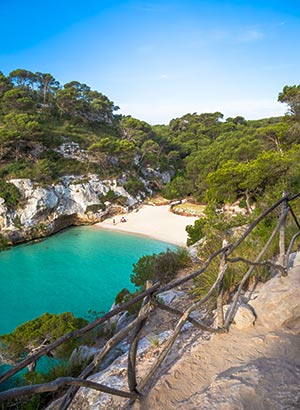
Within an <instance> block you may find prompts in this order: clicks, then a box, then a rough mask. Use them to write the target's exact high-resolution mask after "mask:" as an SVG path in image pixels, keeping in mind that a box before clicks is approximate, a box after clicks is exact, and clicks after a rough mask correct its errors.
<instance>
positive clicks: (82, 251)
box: [0, 227, 172, 334]
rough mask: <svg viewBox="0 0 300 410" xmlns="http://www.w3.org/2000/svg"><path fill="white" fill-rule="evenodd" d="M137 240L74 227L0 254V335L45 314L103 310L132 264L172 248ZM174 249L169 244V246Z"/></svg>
mask: <svg viewBox="0 0 300 410" xmlns="http://www.w3.org/2000/svg"><path fill="white" fill-rule="evenodd" d="M170 246H171V245H168V244H166V243H163V242H159V241H156V240H152V239H149V238H144V237H140V236H134V235H128V234H123V233H116V232H110V231H104V230H103V231H102V230H100V229H97V228H95V227H77V228H72V229H69V230H67V231H64V232H62V233H59V234H57V235H55V236H52V237H50V238H47V239H46V240H43V241H42V242H39V243H35V244H26V245H21V246H17V247H15V248H12V249H10V250H8V251H4V252H1V253H0V268H1V274H0V292H1V293H0V295H1V304H0V318H1V321H0V334H4V333H8V332H11V331H12V330H13V329H14V328H15V327H16V326H18V325H20V324H21V323H23V322H25V321H27V320H31V319H33V318H35V317H37V316H40V315H41V314H43V313H45V312H50V313H61V312H66V311H70V312H73V313H74V314H75V316H80V317H84V316H86V315H87V312H88V310H89V309H92V310H95V311H97V312H99V311H107V310H108V309H109V308H110V307H111V305H112V303H113V302H114V298H115V296H116V294H117V293H118V292H119V291H120V290H121V289H122V288H124V287H127V288H130V289H133V285H132V284H131V283H130V274H131V272H132V264H133V263H135V262H137V260H138V259H139V258H140V257H141V256H143V255H146V254H152V253H158V252H161V251H164V250H166V249H167V247H170ZM171 247H172V246H171Z"/></svg>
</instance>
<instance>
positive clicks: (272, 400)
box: [134, 268, 300, 410]
mask: <svg viewBox="0 0 300 410" xmlns="http://www.w3.org/2000/svg"><path fill="white" fill-rule="evenodd" d="M280 281H281V284H280V286H281V287H280V288H279V289H277V290H276V289H273V290H272V288H270V289H267V288H266V290H267V292H269V293H271V292H273V295H271V294H270V298H271V300H270V303H272V304H273V303H274V298H275V300H276V297H277V298H279V299H278V300H279V302H278V303H277V307H276V309H278V310H279V316H280V312H286V311H287V309H289V305H292V304H293V303H294V305H293V306H291V314H292V316H293V317H292V318H291V317H287V318H286V323H289V325H288V329H286V328H284V327H282V326H279V325H278V326H277V325H276V323H273V322H272V323H269V325H268V326H266V317H268V305H266V317H265V318H261V319H264V320H260V319H259V318H258V320H257V322H256V324H255V326H251V327H250V328H248V329H243V330H238V329H237V328H236V327H235V326H234V325H233V326H232V328H231V330H230V332H229V333H228V334H223V335H215V336H213V338H212V339H211V340H210V341H209V342H204V343H202V344H195V346H194V347H193V348H192V349H191V350H190V351H188V352H187V353H185V354H183V356H182V357H181V358H180V359H179V360H178V361H177V362H176V363H175V364H174V365H173V366H172V367H171V368H169V369H166V371H165V373H164V374H163V375H162V376H161V377H160V378H159V380H158V381H157V382H156V384H155V385H154V386H153V387H152V389H151V390H150V391H148V393H147V392H146V394H145V396H144V398H143V400H142V401H141V402H140V403H136V404H135V406H134V409H135V410H175V409H176V410H196V409H201V410H212V409H215V410H292V409H293V410H295V409H298V410H299V409H300V335H299V333H300V332H299V323H300V310H299V307H300V297H299V292H300V291H299V288H300V286H299V287H298V289H296V290H295V292H296V293H297V294H294V295H293V297H294V296H295V297H296V298H298V301H297V300H296V304H295V301H294V302H292V295H291V296H290V297H291V299H290V301H289V298H288V297H289V292H290V290H289V289H291V288H292V284H293V283H294V284H295V283H296V285H300V270H299V268H298V270H295V269H294V270H293V272H291V273H290V274H289V277H288V278H283V279H280ZM278 282H279V281H278ZM267 292H265V295H266V294H268V293H267ZM274 295H275V296H274ZM262 299H263V301H264V303H266V298H265V297H264V298H262ZM280 300H281V301H284V300H285V301H286V304H287V306H286V305H284V303H283V302H280ZM272 306H273V305H272ZM269 313H270V312H269ZM272 313H274V312H272ZM281 319H282V318H280V320H281ZM291 319H292V321H291ZM291 323H292V326H291V325H290V324H291ZM270 327H271V328H272V327H273V329H270Z"/></svg>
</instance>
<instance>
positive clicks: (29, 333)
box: [0, 312, 87, 362]
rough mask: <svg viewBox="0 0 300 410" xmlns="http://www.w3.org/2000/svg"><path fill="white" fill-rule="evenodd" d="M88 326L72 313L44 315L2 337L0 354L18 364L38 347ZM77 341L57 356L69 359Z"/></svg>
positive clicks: (64, 348) (70, 343)
mask: <svg viewBox="0 0 300 410" xmlns="http://www.w3.org/2000/svg"><path fill="white" fill-rule="evenodd" d="M86 324H87V321H86V320H85V319H81V318H75V317H74V315H73V314H72V313H70V312H66V313H61V314H50V313H44V314H43V315H42V316H40V317H38V318H36V319H34V320H30V321H28V322H26V323H23V324H22V325H20V326H18V327H17V328H16V329H15V330H14V331H13V332H12V333H9V334H7V335H3V336H0V353H1V357H2V358H6V359H7V361H10V362H11V361H13V362H16V361H18V360H20V359H21V358H22V357H24V355H26V354H30V353H31V352H33V351H34V350H36V349H37V348H38V347H41V346H46V345H48V344H50V343H51V342H53V341H54V340H56V339H58V338H59V337H60V336H62V335H64V334H65V333H68V332H71V331H73V330H76V329H79V328H81V327H83V326H85V325H86ZM76 344H77V342H76V340H71V341H70V342H68V343H65V344H63V345H62V346H60V347H59V348H58V349H57V350H56V351H55V354H56V356H57V357H58V358H61V359H67V358H68V357H69V354H70V353H71V352H72V350H73V349H74V347H75V346H76Z"/></svg>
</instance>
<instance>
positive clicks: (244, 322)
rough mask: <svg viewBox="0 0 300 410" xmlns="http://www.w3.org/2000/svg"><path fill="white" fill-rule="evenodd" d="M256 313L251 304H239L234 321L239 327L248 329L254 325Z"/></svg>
mask: <svg viewBox="0 0 300 410" xmlns="http://www.w3.org/2000/svg"><path fill="white" fill-rule="evenodd" d="M255 319H256V318H255V315H254V313H253V310H252V309H251V307H250V306H249V305H245V304H241V305H239V307H238V309H237V312H236V314H235V316H234V323H235V326H236V327H237V328H238V329H246V328H248V327H250V326H253V325H254V322H255Z"/></svg>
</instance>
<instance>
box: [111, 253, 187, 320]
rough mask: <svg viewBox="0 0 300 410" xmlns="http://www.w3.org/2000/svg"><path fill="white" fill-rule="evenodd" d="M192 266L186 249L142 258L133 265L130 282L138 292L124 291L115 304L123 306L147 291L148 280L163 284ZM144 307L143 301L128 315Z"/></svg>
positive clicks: (129, 310)
mask: <svg viewBox="0 0 300 410" xmlns="http://www.w3.org/2000/svg"><path fill="white" fill-rule="evenodd" d="M190 264H191V259H190V257H189V254H188V251H187V250H186V249H185V248H177V249H176V250H175V251H171V250H170V249H168V250H167V251H166V252H160V253H159V254H152V255H145V256H142V257H141V258H140V259H139V260H138V261H137V262H136V263H135V264H133V274H132V275H130V281H131V282H132V283H133V284H134V285H135V286H136V288H137V290H136V292H134V293H131V292H130V291H129V290H128V289H126V288H124V289H122V290H121V291H120V292H119V293H118V295H117V296H116V299H115V303H117V304H121V303H125V302H128V301H129V300H131V299H133V298H134V297H135V296H136V295H138V294H139V293H140V292H142V291H143V290H145V287H146V282H147V280H153V281H159V282H160V283H162V284H165V283H168V282H169V281H170V280H172V279H174V278H175V277H176V275H177V274H178V272H179V270H181V269H184V268H186V267H188V266H189V265H190ZM141 305H142V301H140V302H137V303H136V304H134V305H133V306H130V307H129V309H128V313H129V314H130V315H131V314H137V313H138V312H139V310H140V307H141Z"/></svg>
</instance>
